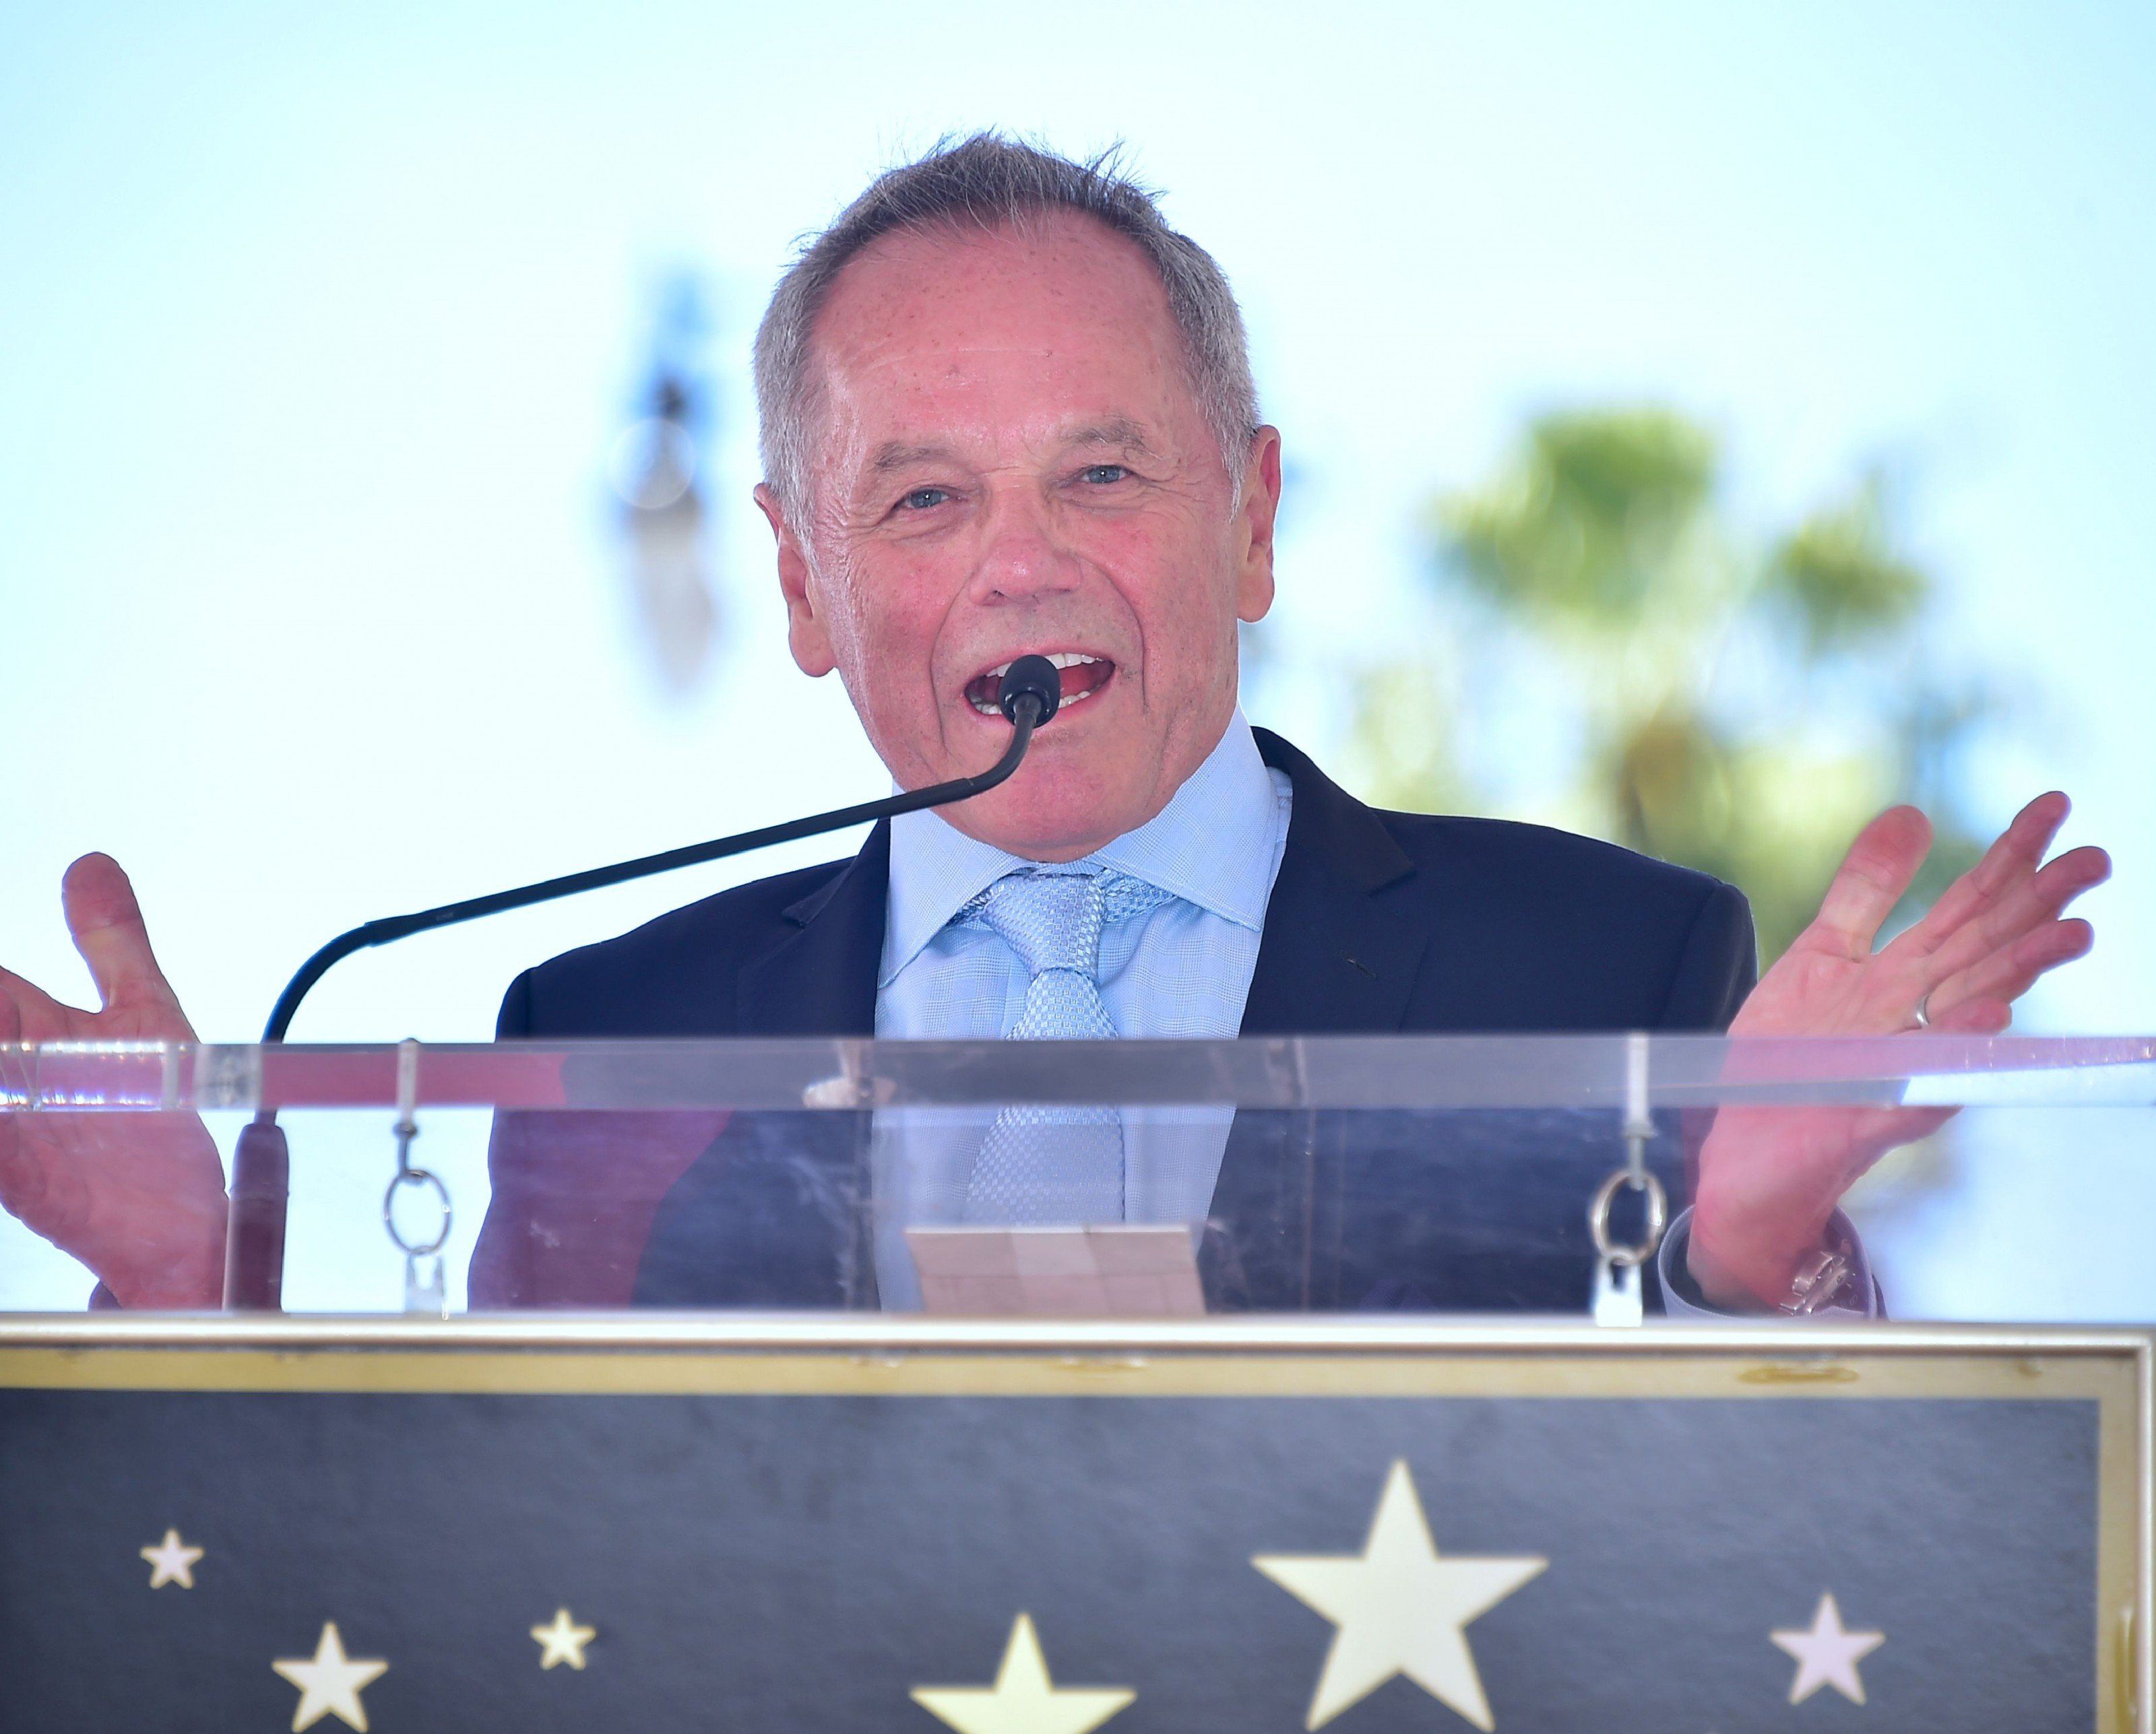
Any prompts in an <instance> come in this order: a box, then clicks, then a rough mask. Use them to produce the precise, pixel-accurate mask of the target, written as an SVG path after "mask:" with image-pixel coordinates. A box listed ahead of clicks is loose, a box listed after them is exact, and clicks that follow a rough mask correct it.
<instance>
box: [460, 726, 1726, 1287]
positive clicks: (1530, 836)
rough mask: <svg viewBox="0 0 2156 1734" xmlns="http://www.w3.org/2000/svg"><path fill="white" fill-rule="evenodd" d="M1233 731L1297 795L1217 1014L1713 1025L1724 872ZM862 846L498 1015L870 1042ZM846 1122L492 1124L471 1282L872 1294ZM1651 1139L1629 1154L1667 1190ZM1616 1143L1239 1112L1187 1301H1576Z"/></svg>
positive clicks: (1671, 1145)
mask: <svg viewBox="0 0 2156 1734" xmlns="http://www.w3.org/2000/svg"><path fill="white" fill-rule="evenodd" d="M1255 733H1256V736H1257V741H1258V746H1259V749H1260V752H1261V753H1262V755H1263V756H1264V758H1265V762H1266V763H1267V764H1268V765H1270V766H1274V767H1278V768H1280V769H1281V770H1283V771H1285V772H1286V773H1287V774H1288V776H1289V777H1290V779H1291V782H1292V783H1293V786H1294V801H1293V806H1292V809H1291V819H1290V823H1289V827H1288V835H1287V843H1286V849H1285V851H1284V853H1283V854H1282V856H1281V867H1280V873H1279V876H1278V878H1277V879H1276V881H1275V883H1274V886H1273V892H1272V897H1271V900H1270V902H1269V904H1268V905H1267V907H1266V911H1265V932H1264V935H1263V937H1262V939H1261V941H1260V947H1259V951H1258V958H1257V964H1256V967H1255V972H1254V974H1253V976H1252V978H1251V982H1250V994H1249V998H1248V1000H1247V1002H1246V1003H1245V1009H1244V1014H1243V1023H1242V1033H1243V1034H1245V1035H1314V1034H1372V1033H1386V1032H1409V1031H1411V1032H1422V1033H1441V1032H1453V1033H1460V1034H1469V1033H1472V1034H1489V1033H1493V1032H1517V1033H1527V1032H1589V1031H1620V1030H1634V1029H1645V1030H1666V1031H1714V1030H1718V1029H1723V1028H1725V1027H1726V1026H1727V1023H1728V1022H1729V1020H1730V1018H1731V1017H1732V1015H1733V1014H1734V1013H1735V1012H1736V1010H1737V1008H1738V1006H1739V1005H1740V1004H1741V1003H1743V998H1744V996H1745V995H1746V993H1748V992H1749V991H1750V989H1751V987H1752V985H1753V980H1754V978H1755V976H1756V972H1757V967H1758V965H1757V956H1756V952H1755V947H1754V941H1753V930H1752V920H1751V915H1750V911H1749V910H1748V906H1747V905H1746V904H1745V901H1744V899H1743V896H1742V895H1741V894H1739V893H1738V891H1736V890H1733V889H1732V887H1730V886H1728V885H1723V884H1722V883H1721V882H1720V881H1718V880H1713V879H1711V878H1708V877H1707V876H1706V875H1702V874H1699V873H1695V872H1692V871H1690V870H1686V869H1683V868H1679V867H1672V866H1669V865H1666V864H1663V863H1661V862H1657V861H1654V860H1650V859H1646V858H1645V857H1644V856H1640V855H1637V854H1632V853H1631V852H1630V851H1628V850H1625V849H1618V848H1615V847H1614V846H1612V845H1610V844H1603V843H1598V842H1594V841H1592V840H1590V839H1585V838H1581V837H1577V836H1573V835H1571V834H1567V833H1564V832H1560V831H1554V830H1549V829H1543V828H1541V827H1538V826H1532V825H1522V824H1514V823H1505V822H1501V821H1497V820H1490V819H1476V818H1448V817H1441V816H1431V815H1426V814H1419V813H1389V812H1383V811H1380V810H1378V809H1376V808H1370V807H1368V806H1366V805H1364V804H1363V803H1361V802H1359V801H1358V800H1356V799H1354V798H1353V797H1352V796H1350V795H1348V794H1347V793H1346V792H1345V791H1343V790H1342V789H1341V788H1339V787H1337V785H1335V784H1334V783H1333V782H1332V781H1331V780H1330V779H1328V778H1327V777H1326V776H1325V775H1324V773H1323V772H1321V771H1319V770H1318V768H1317V766H1315V765H1314V764H1312V762H1311V761H1310V760H1309V759H1308V758H1306V757H1305V756H1304V755H1303V754H1301V752H1297V751H1296V749H1295V748H1294V747H1293V746H1290V745H1289V744H1288V743H1287V742H1286V741H1283V740H1281V738H1280V737H1279V736H1276V735H1273V734H1271V733H1270V732H1268V731H1265V730H1264V729H1260V730H1257V731H1255ZM890 862H891V855H890V836H889V833H888V830H887V829H886V828H885V827H884V826H881V825H879V826H877V827H876V828H875V830H874V831H872V832H871V833H870V836H869V838H868V840H867V841H866V842H865V844H863V846H862V848H861V849H860V853H859V854H856V855H855V857H854V858H853V859H850V860H848V861H839V862H833V863H829V864H825V865H823V866H819V867H812V868H808V869H804V870H801V871H798V872H794V873H788V874H781V875H777V876H775V877H773V878H770V879H765V880H757V881H756V882H755V883H753V884H751V885H742V886H740V887H738V888H737V889H735V890H729V891H724V892H721V893H720V894H719V895H716V896H714V897H710V898H706V899H705V900H703V901H701V902H699V903H695V904H692V905H689V906H688V907H686V908H684V909H680V910H676V911H673V912H672V913H670V914H669V915H665V916H660V918H659V919H657V920H656V921H651V922H649V923H647V924H646V925H645V926H642V927H639V928H638V929H637V930H635V931H634V932H631V933H628V934H624V935H623V936H620V937H619V938H617V939H613V940H608V941H604V942H603V943H601V944H598V945H594V946H589V947H584V948H583V949H582V950H579V951H574V952H568V953H567V954H565V955H563V956H562V957H556V958H554V959H552V961H551V962H547V963H543V964H542V965H540V966H539V967H536V968H535V969H531V970H528V971H526V972H525V973H524V974H522V975H521V976H519V977H517V979H516V982H514V983H513V984H512V985H511V988H510V990H509V993H508V995H507V997H506V999H505V1000H504V1002H503V1005H502V1008H501V1016H500V1023H499V1034H500V1035H501V1036H502V1037H503V1038H505V1039H511V1038H525V1037H528V1038H539V1039H545V1038H550V1037H551V1038H583V1037H637V1036H671V1037H683V1036H784V1035H804V1036H807V1035H826V1036H830V1035H845V1036H870V1035H873V1034H875V1002H876V974H877V969H878V966H879V964H880V961H881V957H882V951H883V934H884V919H885V905H886V892H887V887H888V881H889V875H890ZM658 1121H663V1126H661V1128H660V1130H658V1131H654V1123H656V1122H658ZM866 1121H867V1116H865V1115H853V1114H839V1113H829V1112H825V1113H816V1114H809V1113H801V1114H757V1115H742V1116H733V1117H732V1118H731V1120H727V1121H723V1122H721V1121H719V1120H717V1119H716V1118H711V1117H699V1116H671V1117H670V1118H667V1117H649V1118H645V1119H644V1120H642V1121H641V1123H630V1122H629V1121H625V1120H624V1119H623V1118H621V1117H618V1116H573V1115H572V1116H561V1115H553V1116H504V1124H503V1126H500V1127H498V1128H497V1132H496V1137H495V1150H494V1156H493V1167H494V1173H495V1203H494V1205H493V1207H492V1208H491V1209H490V1213H489V1218H488V1223H487V1226H486V1229H485V1231H484V1232H483V1234H482V1236H481V1244H480V1249H479V1252H478V1254H476V1255H475V1261H474V1268H473V1290H474V1299H475V1304H478V1305H486V1304H495V1305H527V1306H529V1305H537V1306H545V1305H568V1304H587V1305H588V1304H593V1303H595V1302H597V1303H602V1304H603V1303H608V1302H618V1301H619V1300H622V1299H625V1298H634V1300H636V1301H637V1302H639V1303H644V1304H653V1305H667V1306H786V1307H803V1306H873V1305H875V1282H874V1275H873V1270H872V1267H871V1265H870V1259H869V1253H868V1247H867V1243H866V1236H865V1225H866V1221H867V1215H868V1213H867V1211H866V1209H865V1203H866V1194H867V1188H866V1152H867V1136H866V1132H867V1127H866ZM654 1139H655V1144H654ZM624 1140H627V1141H628V1143H629V1146H630V1147H633V1148H632V1152H631V1154H630V1156H629V1157H626V1158H625V1157H624V1155H623V1150H624ZM1676 1146H1677V1141H1676V1140H1674V1139H1672V1138H1670V1137H1667V1136H1666V1137H1665V1138H1664V1139H1663V1140H1662V1141H1661V1145H1660V1147H1659V1148H1658V1151H1657V1161H1658V1162H1659V1163H1661V1164H1662V1165H1664V1166H1665V1167H1666V1178H1667V1179H1668V1181H1669V1183H1671V1184H1672V1185H1673V1186H1680V1187H1681V1184H1682V1177H1681V1174H1680V1173H1678V1172H1675V1170H1676V1168H1677V1167H1681V1156H1680V1155H1679V1153H1678V1152H1677V1148H1676ZM564 1152H567V1154H566V1155H565V1154H564ZM669 1152H670V1153H669ZM1620 1154H1621V1150H1620V1145H1619V1144H1618V1142H1617V1135H1616V1131H1615V1125H1614V1117H1613V1116H1609V1115H1607V1114H1603V1115H1600V1116H1548V1115H1543V1116H1529V1115H1525V1114H1477V1115H1472V1116H1465V1115H1458V1114H1455V1115H1450V1116H1441V1117H1432V1116H1416V1115H1410V1114H1389V1115H1372V1114H1344V1113H1296V1114H1286V1113H1262V1114H1261V1113H1256V1112H1253V1111H1243V1112H1241V1113H1239V1114H1238V1115H1237V1116H1236V1117H1235V1124H1234V1126H1233V1128H1232V1130H1231V1131H1230V1135H1229V1141H1228V1145H1227V1148H1226V1151H1225V1153H1224V1156H1223V1158H1222V1162H1221V1170H1220V1177H1219V1183H1218V1186H1217V1188H1216V1190H1215V1193H1214V1208H1213V1212H1212V1221H1211V1224H1210V1225H1209V1231H1208V1233H1207V1234H1206V1236H1205V1239H1204V1244H1203V1246H1202V1247H1201V1251H1200V1266H1201V1271H1202V1274H1203V1275H1204V1280H1205V1284H1206V1287H1207V1290H1208V1297H1209V1302H1210V1304H1211V1305H1213V1306H1214V1307H1216V1308H1219V1309H1239V1308H1264V1309H1269V1310H1276V1309H1284V1310H1300V1309H1303V1308H1309V1307H1320V1308H1339V1307H1350V1308H1353V1307H1371V1306H1414V1307H1418V1308H1423V1307H1427V1308H1431V1309H1435V1310H1440V1311H1484V1310H1490V1309H1493V1308H1503V1309H1508V1310H1510V1309H1525V1310H1532V1311H1578V1309H1579V1307H1580V1306H1582V1305H1584V1300H1585V1297H1586V1294H1587V1289H1588V1283H1589V1275H1590V1274H1591V1256H1592V1255H1591V1251H1590V1249H1589V1244H1588V1240H1587V1234H1586V1229H1585V1203H1586V1200H1587V1198H1588V1197H1589V1194H1590V1193H1592V1191H1593V1190H1594V1186H1595V1184H1596V1183H1597V1182H1598V1181H1599V1179H1600V1178H1601V1177H1602V1176H1603V1175H1604V1174H1605V1173H1607V1172H1609V1169H1610V1168H1611V1167H1614V1165H1615V1163H1616V1162H1617V1160H1618V1159H1619V1157H1620ZM639 1160H641V1161H642V1164H643V1166H642V1169H641V1172H645V1173H647V1174H655V1175H658V1176H660V1177H663V1179H664V1181H665V1184H664V1185H663V1186H661V1185H659V1184H657V1183H647V1190H648V1192H649V1193H650V1194H651V1195H650V1196H647V1197H644V1198H643V1199H642V1200H641V1201H640V1203H639V1204H638V1205H637V1206H636V1207H635V1208H631V1209H629V1210H627V1211H626V1212H625V1213H623V1215H622V1218H621V1219H622V1220H624V1221H627V1222H629V1239H628V1241H627V1242H626V1243H624V1244H616V1245H615V1246H614V1247H613V1249H612V1250H611V1251H610V1252H608V1254H605V1255H604V1258H603V1259H602V1260H601V1262H608V1261H610V1262H608V1272H607V1273H606V1274H604V1275H602V1276H601V1277H599V1278H598V1279H597V1280H593V1278H592V1276H591V1274H590V1273H589V1272H588V1271H587V1272H585V1273H584V1274H583V1275H570V1276H567V1277H566V1278H565V1277H564V1276H563V1275H562V1274H561V1273H562V1272H563V1271H565V1270H567V1271H574V1270H576V1268H577V1266H576V1261H575V1259H573V1258H568V1257H565V1256H564V1255H563V1252H562V1248H563V1244H564V1242H565V1240H566V1241H567V1242H569V1243H573V1242H574V1241H575V1240H576V1239H577V1236H578V1234H579V1233H580V1232H581V1230H580V1228H579V1224H580V1223H585V1222H586V1219H587V1217H588V1209H587V1207H586V1204H585V1203H583V1202H582V1198H583V1195H585V1194H588V1193H592V1192H593V1191H598V1192H601V1193H603V1190H604V1188H605V1185H606V1176H607V1174H608V1172H609V1170H610V1169H614V1168H620V1167H630V1168H634V1167H637V1166H638V1162H639ZM602 1238H603V1237H602ZM617 1239H618V1240H619V1236H618V1237H617ZM550 1273H551V1274H550ZM609 1285H612V1286H611V1288H609Z"/></svg>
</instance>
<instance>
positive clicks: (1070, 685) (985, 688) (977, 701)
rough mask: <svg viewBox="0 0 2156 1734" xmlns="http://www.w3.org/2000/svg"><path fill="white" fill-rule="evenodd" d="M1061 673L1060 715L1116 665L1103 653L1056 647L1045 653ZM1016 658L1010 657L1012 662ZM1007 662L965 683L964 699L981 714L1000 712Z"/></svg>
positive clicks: (1087, 695)
mask: <svg viewBox="0 0 2156 1734" xmlns="http://www.w3.org/2000/svg"><path fill="white" fill-rule="evenodd" d="M1045 654H1047V656H1048V659H1049V660H1050V662H1052V663H1054V664H1055V666H1056V668H1057V669H1058V670H1060V673H1061V675H1062V676H1063V701H1062V703H1061V704H1060V705H1059V706H1058V707H1057V712H1058V714H1059V715H1060V714H1061V712H1062V711H1067V710H1069V709H1070V707H1071V706H1072V705H1075V704H1081V703H1082V702H1084V701H1085V700H1087V699H1090V698H1091V697H1092V696H1093V695H1094V694H1095V693H1096V692H1098V691H1100V690H1101V688H1103V687H1104V686H1106V685H1107V684H1108V683H1109V681H1111V680H1114V679H1115V677H1116V665H1115V664H1113V663H1112V662H1111V661H1109V660H1108V659H1107V658H1106V657H1105V656H1089V655H1087V654H1086V653H1085V652H1084V651H1082V650H1056V651H1052V652H1049V653H1045ZM1016 660H1017V658H1016V657H1013V658H1012V659H1011V661H1012V662H1015V661H1016ZM1009 667H1010V663H1009V662H1006V663H999V664H997V665H996V666H995V667H994V668H992V669H984V670H983V672H982V673H980V674H978V675H974V676H973V679H972V680H968V682H967V683H966V701H967V702H968V704H970V705H972V706H973V708H974V709H975V710H976V711H979V712H980V713H981V715H982V716H1002V715H1003V711H1002V709H1001V707H1000V706H998V705H997V703H996V695H997V694H998V692H999V691H1001V690H1002V688H1003V680H1004V674H1005V672H1006V671H1007V670H1008V669H1009Z"/></svg>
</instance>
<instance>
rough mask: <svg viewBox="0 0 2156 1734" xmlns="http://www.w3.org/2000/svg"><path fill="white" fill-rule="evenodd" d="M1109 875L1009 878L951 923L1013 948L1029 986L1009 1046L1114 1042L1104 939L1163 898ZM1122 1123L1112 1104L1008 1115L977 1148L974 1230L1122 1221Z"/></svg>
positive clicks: (970, 1213)
mask: <svg viewBox="0 0 2156 1734" xmlns="http://www.w3.org/2000/svg"><path fill="white" fill-rule="evenodd" d="M1169 895H1170V894H1169V893H1168V892H1166V891H1163V890H1161V889H1160V887H1159V886H1158V885H1147V883H1146V882H1145V881H1144V880H1142V879H1132V877H1130V875H1127V874H1122V873H1118V872H1116V870H1114V869H1113V868H1107V869H1101V868H1096V867H1080V868H1076V869H1070V868H1065V869H1062V870H1057V869H1054V868H1046V869H1039V868H1036V869H1030V870H1020V871H1019V872H1016V873H1011V874H1007V875H1004V877H1003V878H1002V879H999V880H997V881H996V882H995V883H994V884H993V885H990V886H989V887H988V890H985V891H983V892H982V893H981V894H980V895H978V897H975V898H974V899H973V900H972V901H971V902H969V903H968V904H967V905H965V907H964V908H962V909H961V910H960V911H958V913H957V915H956V916H952V921H953V922H954V923H961V924H967V923H970V924H973V925H977V926H984V927H987V928H988V929H990V930H991V931H993V932H995V933H997V934H998V935H1000V936H1002V938H1003V939H1004V941H1005V942H1006V943H1007V944H1008V945H1009V947H1010V948H1011V949H1012V950H1013V951H1014V952H1017V953H1018V955H1019V959H1020V961H1021V962H1024V965H1025V967H1026V969H1027V971H1028V972H1029V973H1030V974H1031V976H1032V977H1033V979H1032V980H1031V981H1030V982H1028V983H1027V985H1026V990H1025V1006H1024V1009H1023V1010H1021V1011H1020V1012H1019V1019H1018V1022H1017V1023H1015V1024H1014V1025H1013V1026H1012V1027H1011V1031H1010V1035H1009V1039H1010V1040H1012V1041H1041V1040H1055V1039H1062V1040H1066V1041H1070V1040H1076V1041H1112V1040H1113V1039H1115V1038H1116V1036H1117V1035H1118V1034H1120V1033H1121V1032H1119V1031H1118V1030H1117V1029H1116V1026H1115V1024H1114V1023H1113V1022H1112V1021H1111V1019H1110V1018H1109V1016H1108V1008H1107V1007H1106V1006H1105V1005H1103V1004H1102V1003H1101V985H1100V982H1099V981H1098V980H1097V979H1096V976H1097V972H1098V971H1099V968H1100V962H1101V931H1102V930H1103V929H1104V928H1106V927H1107V926H1111V924H1113V923H1115V922H1116V921H1131V920H1132V919H1134V918H1136V917H1137V916H1142V915H1143V914H1145V913H1146V912H1147V911H1149V910H1152V909H1157V908H1158V907H1159V906H1160V905H1162V904H1163V903H1165V902H1167V901H1168V897H1169ZM1122 1216H1123V1126H1122V1116H1120V1115H1119V1114H1118V1113H1116V1111H1115V1110H1114V1109H1113V1108H1106V1107H1098V1108H1055V1107H1038V1106H1026V1107H1010V1108H1006V1109H1004V1111H1003V1112H1002V1113H1000V1114H998V1116H996V1120H995V1124H994V1125H993V1126H990V1127H989V1128H988V1136H987V1137H986V1138H984V1139H983V1140H982V1142H981V1153H980V1155H979V1157H978V1158H977V1159H976V1160H975V1162H974V1163H973V1179H972V1181H971V1183H969V1184H968V1188H967V1190H966V1219H967V1220H968V1222H977V1223H1070V1224H1077V1223H1095V1222H1120V1221H1122Z"/></svg>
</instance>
